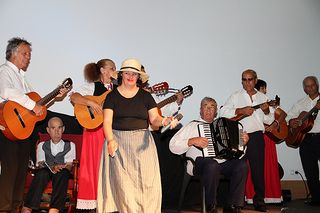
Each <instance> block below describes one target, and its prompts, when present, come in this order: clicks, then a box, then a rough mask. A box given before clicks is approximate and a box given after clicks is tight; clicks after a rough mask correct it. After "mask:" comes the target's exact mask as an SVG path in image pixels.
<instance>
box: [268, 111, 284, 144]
mask: <svg viewBox="0 0 320 213" xmlns="http://www.w3.org/2000/svg"><path fill="white" fill-rule="evenodd" d="M279 116H280V114H277V113H276V114H275V116H274V118H275V120H277V121H278V120H279ZM266 126H268V125H266ZM288 129H289V128H288V125H287V122H286V120H285V119H284V120H282V121H281V122H280V123H279V125H278V127H277V128H275V129H273V130H272V131H271V132H267V131H266V132H265V134H266V135H267V136H268V137H269V138H271V139H272V140H273V141H274V142H275V143H281V142H282V141H283V140H284V139H285V138H286V137H287V136H288Z"/></svg>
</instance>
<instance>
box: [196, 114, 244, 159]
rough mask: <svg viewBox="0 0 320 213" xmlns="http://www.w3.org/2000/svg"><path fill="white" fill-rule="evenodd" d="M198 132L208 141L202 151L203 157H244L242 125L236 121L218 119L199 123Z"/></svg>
mask: <svg viewBox="0 0 320 213" xmlns="http://www.w3.org/2000/svg"><path fill="white" fill-rule="evenodd" d="M198 131H199V136H200V137H205V138H207V139H208V146H207V147H206V148H203V149H202V155H203V157H214V158H217V159H232V158H238V159H240V158H242V157H243V156H244V154H245V146H244V144H243V141H242V138H241V133H242V125H241V124H240V123H239V122H238V121H233V120H230V119H228V118H224V117H220V118H218V119H216V120H215V121H214V122H212V123H199V124H198Z"/></svg>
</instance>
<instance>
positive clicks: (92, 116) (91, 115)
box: [87, 106, 95, 120]
mask: <svg viewBox="0 0 320 213" xmlns="http://www.w3.org/2000/svg"><path fill="white" fill-rule="evenodd" d="M87 107H88V110H89V114H90V117H91V119H92V120H93V119H94V118H95V117H94V114H93V113H92V111H91V108H90V107H89V106H87Z"/></svg>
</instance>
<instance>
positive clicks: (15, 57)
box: [0, 38, 68, 212]
mask: <svg viewBox="0 0 320 213" xmlns="http://www.w3.org/2000/svg"><path fill="white" fill-rule="evenodd" d="M30 60H31V43H30V42H28V41H26V40H24V39H21V38H12V39H10V40H9V41H8V45H7V49H6V62H5V63H4V64H2V65H1V66H0V102H3V101H7V100H10V101H14V102H16V103H18V104H20V105H21V106H23V107H25V108H26V110H32V111H33V112H34V113H35V114H36V115H37V116H41V115H42V114H43V113H44V106H41V105H38V104H37V103H36V102H35V101H34V100H32V99H31V98H30V97H29V96H27V95H26V94H25V93H28V92H31V91H33V89H32V88H31V86H30V84H29V83H28V82H27V80H26V79H25V72H26V71H27V68H28V66H29V64H30ZM67 91H68V90H67V89H61V90H60V92H59V93H60V94H59V95H58V96H56V97H62V96H63V95H64V94H65V93H66V92H67ZM2 130H3V129H2ZM33 136H35V134H32V135H31V136H30V137H28V138H26V139H24V140H18V141H11V140H9V139H8V138H6V137H5V136H4V135H3V133H2V131H0V189H1V194H0V212H3V211H5V212H20V210H19V208H20V206H21V204H22V202H23V191H24V183H25V176H26V173H27V168H28V162H29V156H30V151H31V148H32V147H33V146H34V144H33V143H32V142H34V141H35V138H34V137H33Z"/></svg>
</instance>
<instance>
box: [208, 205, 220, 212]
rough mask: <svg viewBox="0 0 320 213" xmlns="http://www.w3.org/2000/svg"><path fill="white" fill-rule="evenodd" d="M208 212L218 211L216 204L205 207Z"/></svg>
mask: <svg viewBox="0 0 320 213" xmlns="http://www.w3.org/2000/svg"><path fill="white" fill-rule="evenodd" d="M206 209H207V212H208V213H218V209H217V206H216V205H210V206H207V207H206Z"/></svg>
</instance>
